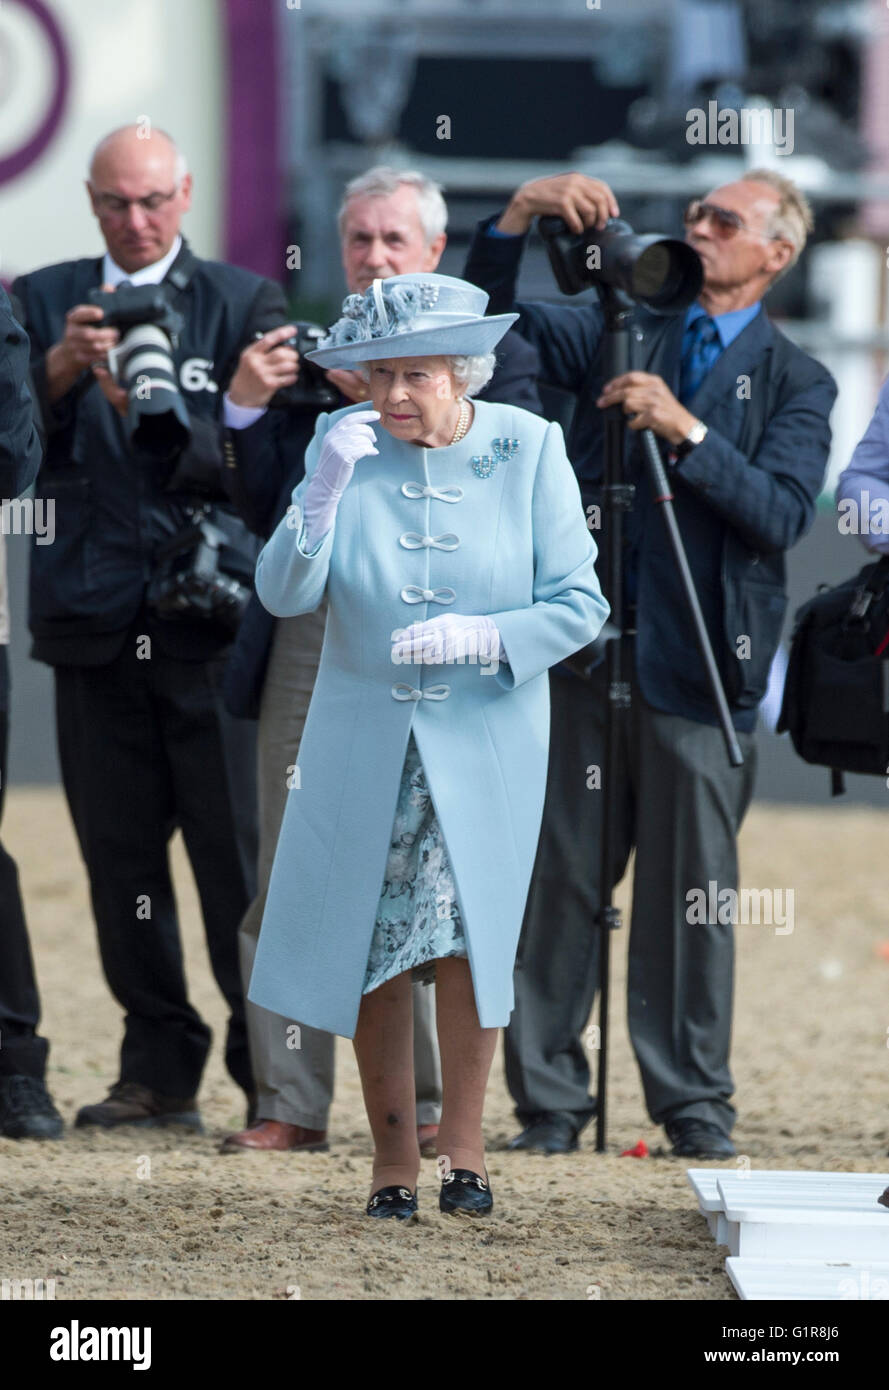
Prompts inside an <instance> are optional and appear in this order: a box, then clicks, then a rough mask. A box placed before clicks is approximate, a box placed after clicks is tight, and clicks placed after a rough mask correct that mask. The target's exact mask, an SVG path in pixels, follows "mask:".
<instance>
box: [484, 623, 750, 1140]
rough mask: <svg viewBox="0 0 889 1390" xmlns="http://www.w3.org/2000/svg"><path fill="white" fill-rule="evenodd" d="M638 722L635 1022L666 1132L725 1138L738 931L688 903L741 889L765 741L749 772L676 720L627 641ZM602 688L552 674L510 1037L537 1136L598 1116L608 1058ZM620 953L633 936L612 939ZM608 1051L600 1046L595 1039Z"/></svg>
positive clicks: (627, 778)
mask: <svg viewBox="0 0 889 1390" xmlns="http://www.w3.org/2000/svg"><path fill="white" fill-rule="evenodd" d="M624 672H625V673H626V674H627V675H629V676H630V679H631V686H632V711H631V712H630V714H629V715H628V716H625V719H624V737H623V739H622V743H621V747H620V751H619V771H618V798H617V807H618V814H617V831H616V836H615V840H616V847H617V853H616V876H615V882H619V881H620V879H621V878H623V875H624V873H625V871H626V866H627V861H628V859H629V854H630V850H631V849H632V848H634V847H635V850H636V860H635V868H634V875H633V904H632V914H631V919H630V938H629V971H628V980H627V1021H628V1027H629V1032H630V1039H631V1042H632V1045H633V1050H634V1052H635V1055H636V1061H637V1062H638V1065H639V1070H640V1072H641V1076H642V1083H643V1087H644V1091H645V1101H646V1105H647V1108H648V1112H649V1114H650V1116H651V1118H652V1120H654V1121H655V1123H657V1124H663V1123H664V1122H665V1121H666V1120H667V1119H668V1118H671V1117H676V1116H679V1115H683V1116H696V1117H697V1118H699V1119H703V1120H709V1121H711V1122H712V1123H714V1124H718V1125H720V1126H721V1128H723V1129H724V1130H725V1131H726V1132H727V1133H728V1132H730V1130H731V1128H732V1125H733V1123H734V1119H735V1109H734V1106H733V1105H732V1104H731V1103H730V1097H731V1095H732V1093H733V1091H734V1085H733V1082H732V1077H731V1072H730V1070H729V1042H730V1036H731V1022H732V994H733V980H734V936H733V931H734V928H733V927H732V926H731V924H726V925H722V924H718V923H713V924H708V925H697V924H694V925H690V924H689V922H688V921H687V917H686V914H687V911H688V900H687V898H686V893H687V891H688V890H689V889H692V888H702V889H703V890H704V892H705V893H706V892H707V887H708V883H709V882H710V880H714V881H715V882H716V883H717V884H718V887H719V890H722V889H724V888H737V881H738V861H737V849H736V835H737V832H738V830H739V828H740V826H741V822H742V820H743V818H744V815H745V813H746V810H747V807H748V805H749V803H750V798H751V795H752V791H753V783H754V775H755V756H754V736H753V734H743V733H742V734H738V741H739V743H740V745H741V750H742V752H743V754H744V759H745V761H744V766H743V767H742V768H731V767H729V764H728V761H727V759H726V754H725V748H724V745H723V741H722V734H721V733H720V731H719V729H717V728H714V727H711V726H710V725H707V724H699V723H695V722H694V721H692V720H690V719H682V718H679V717H678V716H676V715H672V714H662V713H660V712H659V711H657V710H654V709H652V708H651V706H650V705H648V704H647V703H646V702H645V700H644V699H643V697H642V695H641V693H640V691H639V686H638V683H637V682H636V679H635V663H634V651H633V641H632V638H625V639H624ZM594 677H595V679H594V680H593V681H592V682H590V683H587V682H584V681H581V680H578V679H576V678H574V677H572V676H568V675H565V674H562V673H560V672H559V671H558V670H556V669H554V670H552V671H551V672H550V695H551V701H552V716H551V737H550V761H549V771H548V776H547V789H546V801H545V805H544V813H543V825H542V828H541V834H540V841H539V844H538V849H537V858H536V862H535V866H534V873H533V876H532V880H531V887H530V890H529V894H528V902H527V906H526V910H525V919H524V922H523V926H522V935H521V940H520V943H519V949H518V955H517V959H516V972H515V988H516V1005H515V1011H514V1012H513V1015H512V1019H511V1021H510V1025H509V1028H508V1029H507V1031H506V1037H505V1061H506V1079H507V1084H508V1086H509V1090H510V1093H511V1095H512V1098H513V1100H514V1101H515V1105H516V1114H517V1116H518V1118H519V1120H520V1121H521V1122H522V1123H523V1124H528V1123H529V1122H530V1121H531V1120H532V1119H533V1118H534V1117H535V1116H536V1115H539V1114H541V1113H552V1112H562V1113H565V1114H567V1115H569V1116H570V1118H571V1119H572V1120H573V1121H574V1123H575V1125H576V1127H577V1129H578V1130H580V1129H581V1128H582V1127H583V1125H584V1124H586V1123H587V1121H588V1120H589V1119H590V1117H591V1115H593V1114H594V1113H595V1100H594V1099H593V1098H592V1097H591V1096H590V1095H589V1081H590V1066H591V1064H592V1063H593V1061H594V1059H595V1057H596V1052H595V1047H594V1046H593V1047H591V1046H589V1045H588V1043H587V1039H586V1037H585V1036H582V1035H584V1033H585V1030H586V1027H587V1022H588V1020H589V1016H590V1011H591V1009H592V1006H593V1001H594V999H595V995H596V992H597V985H598V969H599V929H598V927H597V926H596V925H595V916H596V913H597V912H598V909H599V901H600V888H599V882H600V864H599V854H600V846H601V827H602V804H603V797H604V795H605V793H604V790H602V789H598V790H597V789H595V786H593V787H592V788H590V787H589V786H588V780H589V781H592V782H594V781H595V774H594V773H591V772H590V769H591V767H593V766H595V767H598V768H600V769H602V770H603V773H602V775H603V778H604V762H605V742H604V730H605V709H606V705H605V699H606V683H605V671H604V667H600V668H599V669H598V670H597V671H596V672H595V673H594ZM613 945H614V949H615V950H621V949H622V944H621V941H620V939H619V937H615V938H614V939H613ZM590 1041H591V1042H593V1043H595V1035H594V1034H593V1035H592V1036H591V1039H590Z"/></svg>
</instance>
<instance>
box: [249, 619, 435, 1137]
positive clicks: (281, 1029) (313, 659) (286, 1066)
mask: <svg viewBox="0 0 889 1390" xmlns="http://www.w3.org/2000/svg"><path fill="white" fill-rule="evenodd" d="M326 621H327V600H326V599H325V600H324V601H323V602H322V603H321V605H320V606H319V607H318V608H317V609H316V611H315V612H314V613H304V614H301V615H300V616H299V617H298V618H279V619H278V621H277V623H276V624H275V635H274V639H273V643H272V651H271V656H270V658H269V665H268V672H267V675H266V679H265V685H264V687H263V693H262V703H261V706H260V714H259V745H258V769H257V773H258V793H259V860H258V882H259V889H258V892H257V895H256V897H255V898H254V900H253V902H252V903H251V904H250V907H249V908H248V909H247V911H246V913H245V914H244V919H243V921H242V923H241V927H240V932H239V935H238V944H239V948H240V962H241V974H242V977H243V981H244V990H245V992H246V990H247V986H248V985H249V982H250V974H251V972H252V970H253V957H254V955H255V953H256V942H257V939H258V937H259V928H260V925H261V923H262V916H263V912H264V911H265V900H266V893H267V890H268V883H269V876H270V874H271V871H272V862H273V860H274V857H275V850H276V848H277V844H278V834H279V832H280V829H281V821H282V819H283V816H284V806H285V804H286V801H287V790H288V788H287V781H288V777H289V775H290V771H291V770H292V768H293V766H294V764H295V763H296V761H297V758H298V754H299V743H300V739H301V738H302V731H303V726H304V725H305V722H306V714H307V713H308V709H309V701H310V700H311V698H312V689H313V687H314V684H315V676H316V674H317V671H318V663H319V661H320V659H321V645H322V642H323V641H324V626H325V623H326ZM247 1036H248V1041H249V1046H250V1059H251V1063H252V1066H253V1074H254V1077H255V1079H256V1090H257V1106H256V1114H257V1118H258V1119H261V1120H282V1121H284V1122H285V1123H287V1124H292V1125H304V1126H305V1128H306V1129H327V1119H328V1112H329V1110H330V1103H331V1100H332V1099H333V1080H334V1046H335V1041H336V1040H335V1038H334V1037H333V1035H332V1034H330V1033H322V1032H320V1031H319V1030H318V1029H316V1028H305V1027H300V1028H299V1029H294V1027H293V1024H292V1022H291V1020H290V1019H286V1018H283V1017H281V1015H279V1014H274V1013H270V1012H269V1011H268V1010H267V1009H261V1008H259V1007H258V1006H257V1005H256V1004H251V1003H250V1002H249V1000H248V1002H247ZM414 1072H415V1079H416V1089H417V1124H420V1125H426V1124H438V1122H439V1119H440V1118H441V1062H440V1059H439V1054H438V1044H437V1040H436V1031H435V986H434V985H415V986H414Z"/></svg>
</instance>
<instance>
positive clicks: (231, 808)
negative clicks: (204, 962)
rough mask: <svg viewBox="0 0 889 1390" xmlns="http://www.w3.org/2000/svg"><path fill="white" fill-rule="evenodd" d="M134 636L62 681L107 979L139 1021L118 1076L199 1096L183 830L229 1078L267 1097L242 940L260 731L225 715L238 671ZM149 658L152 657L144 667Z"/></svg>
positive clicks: (62, 728)
mask: <svg viewBox="0 0 889 1390" xmlns="http://www.w3.org/2000/svg"><path fill="white" fill-rule="evenodd" d="M151 631H152V628H151V624H150V622H149V621H148V620H146V618H145V617H144V615H140V617H139V618H137V620H136V621H135V622H134V623H133V625H132V626H131V628H130V631H129V633H128V634H127V638H126V641H125V642H124V645H123V648H122V649H121V651H120V653H119V655H118V656H117V657H116V658H115V659H114V660H113V661H112V662H109V663H108V664H107V665H105V666H93V667H90V666H67V667H58V668H56V673H55V674H56V726H57V731H58V741H59V757H60V761H61V766H62V780H63V782H64V787H65V795H66V797H67V799H68V806H69V809H70V811H71V816H72V819H73V821H74V827H75V830H76V832H77V838H78V841H79V843H80V850H81V854H82V855H83V859H84V863H85V864H86V868H87V873H88V874H89V881H90V891H91V897H92V905H93V913H94V915H95V920H96V927H97V929H98V936H99V950H100V953H101V957H102V964H103V967H104V970H105V976H106V978H107V980H108V984H109V986H110V988H111V991H112V993H113V995H114V997H115V999H117V1001H118V1003H120V1004H121V1005H122V1007H123V1008H124V1009H125V1011H126V1017H125V1020H124V1038H123V1045H122V1047H121V1058H120V1077H121V1079H122V1080H124V1081H138V1082H140V1083H141V1084H142V1085H144V1086H149V1087H151V1089H152V1090H155V1091H158V1092H160V1093H161V1094H163V1095H167V1096H175V1097H189V1096H193V1095H195V1094H196V1093H197V1090H198V1086H199V1084H200V1079H201V1074H202V1072H203V1069H204V1063H205V1062H206V1059H207V1054H208V1052H209V1049H210V1040H211V1033H210V1029H209V1028H208V1027H207V1024H206V1023H205V1022H204V1021H203V1019H202V1018H201V1017H200V1015H199V1014H198V1013H197V1011H196V1009H195V1008H194V1007H193V1005H192V1004H191V1003H190V1002H189V999H188V994H187V988H186V981H185V973H184V968H183V959H182V947H181V942H180V936H179V923H178V919H177V913H176V903H175V899H174V896H173V884H172V880H171V878H170V866H169V857H168V846H169V840H170V837H171V835H172V833H173V831H174V829H175V828H176V827H177V826H179V827H180V828H181V830H182V835H183V839H184V842H185V848H186V852H187V854H188V857H189V860H190V862H191V867H192V871H193V873H194V877H195V882H196V884H197V889H198V894H199V896H200V901H201V909H202V912H203V918H204V929H205V932H206V937H207V947H208V950H209V955H210V963H211V966H212V969H213V974H214V976H215V977H216V982H217V984H218V985H219V988H220V989H221V991H222V993H223V995H224V996H225V999H226V1001H227V1003H228V1005H229V1009H230V1011H231V1013H230V1018H229V1023H228V1032H227V1037H226V1048H225V1061H226V1066H227V1067H228V1070H229V1072H230V1074H231V1076H232V1077H233V1078H234V1080H235V1081H236V1082H237V1083H238V1085H239V1086H241V1087H242V1088H243V1089H244V1091H248V1092H249V1091H252V1090H253V1079H252V1074H251V1070H250V1060H249V1054H248V1048H247V1028H246V1021H245V1006H244V996H243V992H242V988H241V978H240V971H239V965H238V927H239V925H240V922H241V918H242V917H243V915H244V912H245V911H246V909H247V907H248V905H249V903H250V902H251V900H252V898H253V896H254V895H255V892H256V834H257V831H256V751H255V743H256V736H255V728H254V726H253V724H252V723H251V722H250V721H247V720H237V719H234V718H233V717H232V716H231V715H229V714H228V713H227V711H226V710H225V708H224V706H223V703H222V695H221V684H222V673H223V668H224V665H225V658H224V657H221V658H215V659H213V660H210V661H182V660H179V659H178V658H174V657H171V656H169V655H167V654H166V653H165V652H164V651H163V650H162V648H161V645H160V643H159V642H158V640H157V639H156V638H155V639H154V640H153V641H152V644H151V654H150V656H147V657H146V656H145V655H144V649H140V646H139V637H140V635H142V634H146V633H148V634H150V633H151ZM140 651H141V652H142V654H141V655H140Z"/></svg>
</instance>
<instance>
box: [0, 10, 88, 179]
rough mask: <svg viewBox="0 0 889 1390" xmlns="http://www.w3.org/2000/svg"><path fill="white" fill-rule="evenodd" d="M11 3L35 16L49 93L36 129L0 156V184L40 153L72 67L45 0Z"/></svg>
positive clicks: (55, 123)
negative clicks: (44, 48)
mask: <svg viewBox="0 0 889 1390" xmlns="http://www.w3.org/2000/svg"><path fill="white" fill-rule="evenodd" d="M12 3H13V4H18V5H21V6H22V8H23V9H25V10H27V11H28V12H29V14H32V15H33V16H34V18H35V19H36V20H37V23H38V24H39V25H40V28H41V30H42V32H43V34H44V37H45V39H46V42H47V44H48V45H49V49H50V52H51V54H52V64H53V74H52V96H51V98H50V102H49V106H48V107H47V109H46V112H45V114H44V115H43V116H42V117H41V119H40V122H39V124H38V126H37V129H36V130H35V131H34V133H33V134H32V135H30V136H29V137H28V139H27V140H26V142H25V144H24V145H22V146H20V148H19V149H17V150H13V152H12V154H9V155H6V157H5V158H2V159H0V184H4V183H8V182H9V181H10V179H14V178H18V176H19V174H23V173H24V171H25V170H26V169H27V168H29V167H30V166H31V165H32V164H33V163H34V161H35V160H37V159H39V158H40V156H41V155H42V154H43V151H44V150H45V149H46V147H47V145H48V144H49V143H50V141H51V140H52V138H53V136H54V135H55V133H56V131H57V130H58V128H59V125H60V124H61V120H62V116H63V114H64V111H65V106H66V103H67V101H68V90H69V88H70V85H71V71H70V66H69V63H68V54H67V52H66V50H65V40H64V38H63V36H62V31H61V29H60V28H59V26H58V24H57V23H56V20H55V17H54V16H53V14H52V12H51V11H50V10H49V8H48V7H47V5H46V4H45V3H44V0H12Z"/></svg>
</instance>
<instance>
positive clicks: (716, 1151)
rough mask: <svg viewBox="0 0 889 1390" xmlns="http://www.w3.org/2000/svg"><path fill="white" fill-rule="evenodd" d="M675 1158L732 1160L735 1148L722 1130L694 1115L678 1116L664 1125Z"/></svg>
mask: <svg viewBox="0 0 889 1390" xmlns="http://www.w3.org/2000/svg"><path fill="white" fill-rule="evenodd" d="M664 1129H665V1130H666V1131H667V1138H668V1139H669V1140H670V1142H671V1144H672V1145H673V1153H674V1154H675V1156H676V1158H734V1157H735V1153H736V1150H735V1146H734V1144H733V1143H732V1141H731V1139H729V1137H728V1135H727V1134H726V1132H725V1130H724V1129H720V1128H719V1125H714V1124H711V1123H710V1121H709V1120H698V1119H696V1118H695V1117H694V1115H685V1116H682V1115H678V1116H677V1117H676V1119H675V1120H668V1121H667V1123H666V1124H665V1125H664Z"/></svg>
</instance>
